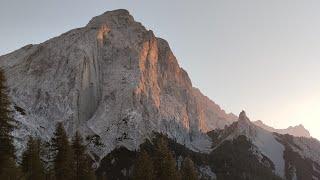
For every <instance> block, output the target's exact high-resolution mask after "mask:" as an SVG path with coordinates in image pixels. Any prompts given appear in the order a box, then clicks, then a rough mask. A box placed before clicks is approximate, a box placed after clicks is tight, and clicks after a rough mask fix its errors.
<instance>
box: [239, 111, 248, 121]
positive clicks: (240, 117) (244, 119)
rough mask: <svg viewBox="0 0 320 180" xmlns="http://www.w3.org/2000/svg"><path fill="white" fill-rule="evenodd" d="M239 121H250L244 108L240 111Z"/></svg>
mask: <svg viewBox="0 0 320 180" xmlns="http://www.w3.org/2000/svg"><path fill="white" fill-rule="evenodd" d="M238 121H250V120H249V118H248V117H247V115H246V112H245V111H244V110H242V111H241V112H240V114H239V120H238Z"/></svg>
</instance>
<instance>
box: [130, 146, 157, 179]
mask: <svg viewBox="0 0 320 180" xmlns="http://www.w3.org/2000/svg"><path fill="white" fill-rule="evenodd" d="M133 179H134V180H153V179H155V176H154V170H153V162H152V159H151V158H150V156H149V154H148V153H147V152H146V151H145V150H142V151H141V152H140V154H139V157H138V160H137V161H136V164H135V167H134V172H133Z"/></svg>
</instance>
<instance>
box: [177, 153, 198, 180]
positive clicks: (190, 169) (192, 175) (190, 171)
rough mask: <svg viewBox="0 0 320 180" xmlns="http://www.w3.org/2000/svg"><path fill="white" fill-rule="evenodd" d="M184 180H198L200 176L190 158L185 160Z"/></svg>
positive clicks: (183, 167) (182, 174) (182, 171)
mask: <svg viewBox="0 0 320 180" xmlns="http://www.w3.org/2000/svg"><path fill="white" fill-rule="evenodd" d="M181 176H182V180H197V179H198V175H197V171H196V169H195V167H194V163H193V161H192V160H191V159H190V158H188V157H187V158H185V159H184V161H183V163H182V167H181Z"/></svg>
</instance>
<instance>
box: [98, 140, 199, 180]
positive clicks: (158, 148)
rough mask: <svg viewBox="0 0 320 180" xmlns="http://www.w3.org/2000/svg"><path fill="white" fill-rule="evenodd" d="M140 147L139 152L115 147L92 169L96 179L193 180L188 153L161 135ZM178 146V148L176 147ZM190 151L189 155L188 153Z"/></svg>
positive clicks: (191, 155)
mask: <svg viewBox="0 0 320 180" xmlns="http://www.w3.org/2000/svg"><path fill="white" fill-rule="evenodd" d="M154 135H155V136H154V137H153V138H152V139H150V140H149V139H148V140H146V141H145V142H144V143H142V144H141V145H140V148H139V151H131V150H128V149H127V148H125V147H119V148H116V149H114V150H113V151H112V152H110V153H109V154H108V155H107V156H105V157H104V158H103V159H102V160H101V162H100V166H99V168H98V169H97V170H96V174H97V177H98V180H106V179H123V180H131V179H133V180H140V179H141V180H196V179H199V176H198V175H199V174H198V171H197V168H196V165H195V164H194V162H193V160H197V158H195V156H194V154H192V153H191V151H189V150H187V149H186V148H184V147H183V146H182V145H179V144H176V143H175V142H174V141H173V140H170V139H168V138H167V136H165V135H162V134H154ZM179 146H181V147H179ZM189 152H190V153H189Z"/></svg>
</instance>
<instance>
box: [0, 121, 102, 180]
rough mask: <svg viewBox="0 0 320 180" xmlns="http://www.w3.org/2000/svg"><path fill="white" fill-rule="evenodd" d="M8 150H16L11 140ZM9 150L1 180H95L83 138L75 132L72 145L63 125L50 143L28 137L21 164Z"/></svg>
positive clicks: (60, 125)
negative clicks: (17, 162)
mask: <svg viewBox="0 0 320 180" xmlns="http://www.w3.org/2000/svg"><path fill="white" fill-rule="evenodd" d="M8 137H10V136H8ZM10 139H12V138H10ZM1 144H2V141H1ZM8 147H10V148H11V147H12V148H13V145H12V140H11V143H10V146H8ZM3 150H5V149H3ZM8 150H9V149H8ZM8 150H5V151H2V150H1V155H0V157H1V167H0V169H1V175H0V179H1V180H56V179H57V180H58V179H62V180H94V179H96V177H95V173H94V169H93V168H92V167H93V161H92V160H91V158H90V157H89V155H88V154H87V153H86V146H85V145H84V141H83V139H82V137H81V136H80V134H79V133H78V132H76V133H75V135H74V136H73V138H72V140H71V142H69V140H68V136H67V134H66V131H65V130H64V128H63V125H62V123H58V124H57V127H56V131H55V133H54V136H53V137H52V139H51V140H50V142H42V141H41V140H40V139H34V138H33V137H29V140H28V142H27V147H26V149H25V151H24V152H23V154H22V160H21V163H19V164H16V157H15V155H14V153H11V154H8V152H9V151H8ZM13 152H14V151H13ZM3 158H4V161H2V159H3Z"/></svg>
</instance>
